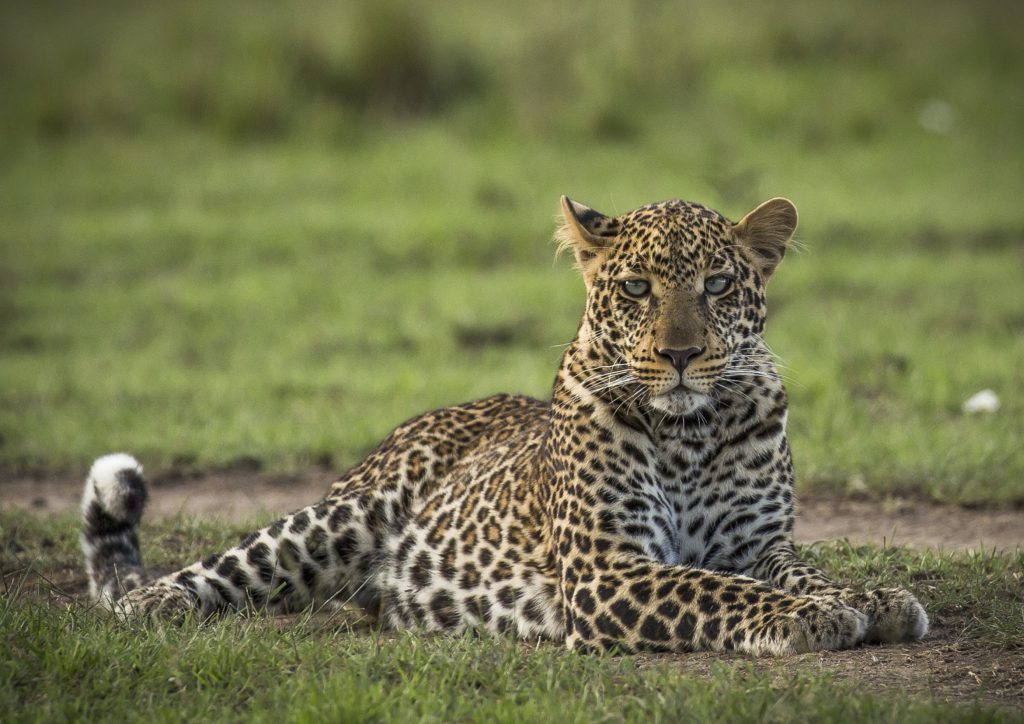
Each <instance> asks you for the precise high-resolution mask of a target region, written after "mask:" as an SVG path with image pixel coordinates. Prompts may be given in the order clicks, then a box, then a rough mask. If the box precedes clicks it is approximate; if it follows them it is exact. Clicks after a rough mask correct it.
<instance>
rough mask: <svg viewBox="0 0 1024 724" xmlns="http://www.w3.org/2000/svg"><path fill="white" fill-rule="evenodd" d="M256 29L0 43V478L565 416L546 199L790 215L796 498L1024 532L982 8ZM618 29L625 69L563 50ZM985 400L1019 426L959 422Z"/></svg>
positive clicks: (66, 27) (168, 24) (175, 21)
mask: <svg viewBox="0 0 1024 724" xmlns="http://www.w3.org/2000/svg"><path fill="white" fill-rule="evenodd" d="M245 7H246V9H244V10H243V9H242V6H240V5H236V4H231V3H225V4H217V5H216V6H212V5H209V4H202V5H195V6H190V7H189V8H188V10H187V11H186V10H182V9H180V8H177V7H176V8H175V9H173V10H172V9H171V7H170V6H163V5H157V4H152V5H147V4H144V5H142V6H138V7H132V8H131V9H128V8H127V7H126V6H124V5H123V4H121V3H114V2H111V3H100V4H97V5H96V7H91V8H90V16H89V17H84V16H82V15H81V14H80V13H79V11H78V10H76V9H75V8H74V7H70V6H69V7H64V8H63V9H61V10H59V11H58V10H57V9H56V8H53V7H51V8H49V9H42V8H39V7H38V6H36V5H29V4H24V3H11V4H7V5H5V7H4V10H3V11H0V12H2V13H4V15H5V16H6V18H7V20H8V22H2V23H0V27H2V28H3V30H2V31H0V32H3V33H4V34H5V36H6V42H5V43H4V45H3V47H4V53H3V54H2V55H0V61H2V62H3V63H5V64H6V65H7V66H8V67H9V68H10V69H11V71H12V72H10V73H7V74H0V88H2V91H3V93H4V95H5V97H7V98H9V99H11V100H12V101H13V102H10V103H5V104H3V106H2V107H0V125H2V126H3V127H4V128H5V129H6V131H7V132H6V133H5V134H3V141H2V142H0V154H2V156H3V159H4V163H3V164H2V166H0V254H2V257H0V258H2V265H0V281H2V284H0V318H2V320H3V324H2V325H0V377H2V378H3V379H4V385H3V388H2V389H0V465H2V466H3V467H5V468H7V469H14V470H25V469H31V470H42V471H47V470H54V469H75V470H81V469H83V468H84V467H85V466H86V464H87V463H88V461H89V460H90V459H91V458H92V457H94V456H95V455H97V454H100V453H103V452H106V451H109V450H113V449H130V450H132V451H134V452H136V453H137V454H139V455H140V456H141V457H142V458H143V459H144V460H145V461H146V462H147V463H148V464H149V465H150V466H151V467H161V466H165V465H168V464H170V463H171V462H172V461H174V460H183V459H184V460H190V461H193V462H194V463H195V464H198V465H200V466H202V465H213V464H222V463H224V462H227V461H230V460H232V459H235V458H239V457H247V458H258V459H260V460H261V461H263V462H264V464H265V465H266V466H267V467H268V468H270V469H288V468H295V467H298V466H302V465H306V464H309V462H310V461H312V460H324V459H326V458H328V457H329V458H331V459H333V460H334V462H335V464H336V465H338V466H343V465H347V464H350V463H351V462H353V461H354V460H355V459H357V457H358V456H359V455H360V454H361V453H362V452H364V451H365V450H366V449H368V448H369V447H370V446H372V445H373V444H374V442H375V441H376V440H378V439H379V438H380V437H382V436H383V435H384V434H386V432H387V431H388V430H389V429H390V428H392V427H393V426H394V425H395V424H397V423H398V422H400V421H401V420H402V419H404V418H406V417H408V416H410V415H412V414H415V413H417V412H420V411H422V410H424V409H427V408H430V407H434V406H438V405H443V404H447V403H453V402H457V401H462V400H465V399H469V398H473V397H477V396H482V395H486V394H489V393H492V392H496V391H520V392H526V393H529V394H532V395H537V396H544V395H546V394H547V392H548V389H549V385H550V380H551V379H552V378H553V373H554V369H555V367H556V365H557V360H558V350H557V348H555V347H553V346H554V345H558V344H560V343H563V342H565V341H567V340H568V339H569V338H570V337H571V336H572V333H573V330H574V325H575V322H576V319H577V316H578V314H579V310H580V309H581V305H582V289H581V286H580V284H579V282H578V281H577V280H575V279H574V278H573V275H572V273H571V272H570V271H568V269H567V266H568V265H567V264H566V263H564V262H561V263H559V264H558V265H553V263H552V261H551V255H552V251H551V245H550V244H549V242H548V239H549V238H550V234H551V230H552V218H553V215H554V211H555V208H556V200H557V197H558V195H559V194H560V193H563V192H568V193H571V194H573V195H574V196H576V197H577V198H579V199H581V200H584V201H586V202H588V203H590V204H593V205H594V206H596V207H598V208H601V209H603V210H605V211H608V212H615V211H623V210H626V209H629V208H631V207H633V206H636V205H638V204H641V203H645V202H648V201H651V200H653V199H660V198H665V197H670V196H676V195H678V196H683V197H686V198H692V199H698V200H701V201H704V202H706V203H708V204H710V205H713V206H715V207H717V208H719V209H721V210H722V211H724V212H725V213H727V214H729V215H732V216H739V215H740V214H742V213H743V212H744V211H746V210H747V209H748V208H750V207H752V206H753V205H754V204H755V203H757V202H758V201H760V200H762V199H764V198H766V197H768V196H771V195H777V194H786V195H788V196H790V197H792V198H794V199H795V200H796V202H797V204H798V206H799V207H800V208H801V210H802V213H803V216H802V219H803V221H802V225H801V228H800V231H799V238H800V240H801V241H802V242H803V243H804V244H805V245H806V247H807V248H808V249H809V252H808V253H806V254H802V255H792V256H791V258H790V259H789V260H787V262H786V264H785V265H784V266H783V267H782V269H781V270H780V272H779V275H778V278H777V279H776V280H775V281H774V283H773V285H772V289H771V302H772V304H773V312H772V319H771V321H770V329H769V340H770V341H771V342H772V344H773V346H774V347H775V348H776V350H777V351H778V352H779V353H780V355H781V356H782V357H783V358H784V359H785V360H786V362H787V364H788V375H789V377H790V378H791V380H792V383H791V385H790V390H791V394H792V400H793V402H792V417H791V420H792V425H791V429H792V437H793V447H794V450H795V454H796V459H797V464H798V468H799V471H800V474H801V481H802V483H801V484H802V485H804V486H810V485H814V484H817V485H820V486H826V487H834V488H838V489H841V488H842V487H843V486H845V484H846V481H848V480H849V479H851V478H853V477H858V478H861V479H863V480H865V481H866V483H867V485H868V486H869V488H871V489H873V490H876V491H878V492H879V493H892V492H897V493H918V494H924V495H927V496H932V497H935V498H938V499H942V500H952V501H962V502H971V503H1006V502H1021V501H1024V487H1022V486H1021V482H1020V481H1021V480H1024V456H1022V455H1021V454H1020V452H1019V440H1020V437H1021V435H1022V434H1024V406H1022V403H1021V399H1022V392H1024V378H1022V373H1021V371H1020V366H1019V365H1017V364H1014V360H1018V359H1021V358H1024V335H1022V334H1021V330H1022V329H1024V327H1022V325H1024V317H1022V316H1021V311H1020V309H1021V307H1020V301H1021V296H1020V286H1019V274H1020V269H1021V265H1022V263H1024V258H1022V257H1021V244H1022V241H1024V213H1022V211H1021V206H1020V203H1019V199H1020V198H1021V196H1022V191H1024V173H1022V170H1024V168H1022V163H1024V153H1022V146H1021V139H1020V135H1019V128H1020V127H1021V126H1022V125H1024V103H1022V94H1021V92H1020V89H1019V84H1018V83H1016V79H1017V78H1018V77H1019V73H1016V72H1015V69H1016V70H1019V69H1020V68H1021V66H1022V65H1024V60H1022V57H1021V53H1020V52H1018V51H1019V50H1020V48H1019V45H1018V44H1017V43H1016V40H1015V39H1014V38H1015V36H1012V35H1009V34H1008V33H1009V30H1008V26H1007V24H1006V23H1004V22H1003V20H1002V18H1001V16H1000V14H999V12H998V11H997V7H996V6H995V5H992V6H988V5H984V4H983V5H978V6H973V7H972V8H970V9H969V8H967V7H966V6H961V5H958V4H953V3H950V4H939V5H935V4H933V3H928V4H922V5H920V6H917V5H913V4H911V5H906V6H902V5H901V6H900V8H889V7H880V6H876V5H870V6H865V7H860V6H858V5H856V4H852V5H850V6H846V5H843V6H830V7H829V8H828V9H825V8H822V7H820V6H819V5H817V4H815V5H813V6H812V5H807V6H806V7H804V6H799V5H797V6H787V8H786V9H785V10H781V9H780V10H779V11H778V12H774V11H773V12H772V13H763V12H761V11H756V12H754V11H752V10H750V8H748V7H747V6H743V7H741V6H731V5H724V6H721V7H719V6H717V5H716V8H717V9H714V10H712V9H710V8H708V7H705V6H703V5H699V6H693V7H689V8H687V9H686V14H685V15H679V14H678V12H677V11H674V10H671V9H669V7H668V6H665V7H655V6H647V5H631V4H626V5H623V4H614V5H608V6H604V7H603V8H602V9H603V10H604V11H605V13H604V14H602V13H598V12H591V13H587V14H585V15H583V16H578V15H576V14H569V13H566V12H565V11H564V10H562V9H555V8H551V7H550V6H549V5H546V4H541V3H537V4H531V5H530V6H529V7H528V8H526V10H524V11H523V14H522V17H523V20H522V21H521V22H516V23H508V22H503V21H502V20H501V18H500V17H499V15H498V13H499V10H498V9H497V8H488V7H486V6H477V5H475V4H474V5H468V4H458V3H456V4H455V5H453V6H452V8H449V10H451V12H442V11H441V10H438V11H437V13H434V12H426V11H424V13H425V14H424V13H421V15H422V17H418V16H416V12H419V11H413V10H412V9H410V8H407V7H405V6H404V5H400V4H398V5H394V4H393V5H389V6H387V7H388V8H390V10H388V9H385V10H384V11H381V12H380V13H366V12H362V11H358V10H357V9H355V7H348V6H333V5H331V6H329V5H326V4H324V5H320V4H314V5H303V8H304V12H302V13H296V12H289V11H286V9H284V8H285V6H283V5H281V6H279V5H277V4H273V5H271V4H267V5H264V4H258V5H256V6H254V7H253V8H250V6H249V5H248V4H247V5H246V6H245ZM868 10H869V11H868ZM751 13H753V14H751ZM922 16H924V17H922ZM451 18H458V21H457V22H450V20H451ZM684 19H685V20H686V21H687V22H683V21H684ZM410 23H412V24H411V25H410ZM608 23H615V24H616V27H618V28H620V31H621V32H619V33H617V34H615V35H614V36H613V37H610V38H608V39H607V41H608V42H609V43H610V44H611V46H612V50H613V51H614V52H611V53H609V52H605V51H604V50H602V49H601V48H600V47H596V44H595V43H593V42H582V41H581V42H580V43H568V44H567V43H565V42H563V41H562V39H563V37H564V33H566V32H568V31H569V29H570V28H571V29H573V32H574V33H576V34H578V35H579V37H581V38H582V37H590V36H598V35H600V33H599V29H600V28H602V27H604V26H605V25H606V24H608ZM911 25H913V28H914V31H913V32H908V31H907V30H908V28H909V27H910V26H911ZM421 27H422V28H426V29H427V32H426V33H422V32H420V31H419V30H418V29H419V28H421ZM483 27H486V28H488V33H486V34H484V35H481V34H480V33H479V32H477V29H478V28H483ZM736 27H743V28H745V30H744V32H742V33H737V32H726V29H732V28H736ZM228 28H230V32H227V31H226V29H228ZM215 29H220V30H222V31H224V32H216V30H215ZM335 30H336V31H337V32H335ZM588 31H590V32H589V33H588ZM44 38H45V42H44ZM670 41H671V42H670ZM655 48H657V50H655ZM462 66H465V67H464V68H463V70H461V71H458V72H456V71H455V70H453V68H456V67H462ZM556 69H557V70H558V71H559V72H555V70H556ZM417 74H419V75H417ZM424 87H425V88H429V89H431V98H434V101H430V102H425V101H423V99H422V98H420V97H419V96H418V95H417V94H418V93H419V92H420V91H418V90H416V89H417V88H424ZM435 101H436V102H435ZM935 103H939V105H940V107H942V106H941V104H942V103H945V104H947V106H948V108H947V110H948V112H949V114H950V117H949V118H948V119H947V120H948V126H946V127H943V126H942V125H941V123H940V126H939V127H938V130H939V131H941V132H936V131H929V130H928V129H927V128H925V127H923V126H922V125H921V124H920V122H919V116H920V114H921V113H922V111H923V110H924V109H925V108H926V107H927V106H929V104H932V105H934V104H935ZM261 114H263V115H268V114H269V116H272V117H273V118H270V119H269V120H268V119H267V118H263V116H262V115H261ZM939 115H940V116H941V115H942V111H941V108H940V112H939ZM274 118H276V119H277V121H274V120H273V119H274ZM261 119H262V120H261ZM940 120H941V119H940ZM985 387H991V388H993V389H995V390H996V391H997V393H998V394H999V395H1000V396H1001V398H1002V400H1003V408H1002V410H1001V411H1000V412H999V413H998V414H997V415H994V416H991V417H978V418H970V417H965V416H963V415H962V414H961V413H960V412H959V405H960V403H961V402H962V401H963V400H964V399H965V398H966V397H968V396H969V395H971V394H972V393H974V392H976V391H977V390H979V389H982V388H985Z"/></svg>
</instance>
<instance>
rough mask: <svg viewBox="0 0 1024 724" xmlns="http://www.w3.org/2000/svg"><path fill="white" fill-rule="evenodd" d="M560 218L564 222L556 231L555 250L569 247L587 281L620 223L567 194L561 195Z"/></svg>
mask: <svg viewBox="0 0 1024 724" xmlns="http://www.w3.org/2000/svg"><path fill="white" fill-rule="evenodd" d="M562 219H563V221H564V223H563V224H562V226H561V227H560V228H559V229H558V231H556V232H555V241H557V242H558V250H559V251H563V250H565V249H572V252H573V255H575V257H576V266H577V268H578V269H579V270H580V272H581V273H582V274H583V279H584V281H586V282H587V283H588V284H589V283H590V277H591V276H592V275H593V272H594V270H595V269H596V268H597V267H598V266H599V265H600V263H601V260H602V259H603V257H604V254H605V253H606V252H607V251H608V249H610V248H611V245H612V242H613V241H614V240H615V237H616V236H617V235H618V233H619V222H618V220H617V219H615V218H613V217H610V216H605V215H604V214H602V213H601V212H599V211H594V210H593V209H591V208H590V207H587V206H584V205H583V204H578V203H576V202H575V201H573V200H572V199H570V198H569V197H568V196H563V197H562Z"/></svg>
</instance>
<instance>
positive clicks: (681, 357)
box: [657, 347, 704, 374]
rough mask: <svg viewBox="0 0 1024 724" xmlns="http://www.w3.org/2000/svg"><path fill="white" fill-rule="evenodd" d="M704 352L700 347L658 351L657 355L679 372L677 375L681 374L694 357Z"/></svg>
mask: <svg viewBox="0 0 1024 724" xmlns="http://www.w3.org/2000/svg"><path fill="white" fill-rule="evenodd" d="M703 351H704V349H703V348H702V347H687V348H686V349H659V350H657V352H658V354H659V355H660V356H662V357H664V358H665V359H667V360H668V361H669V362H671V363H672V366H673V367H675V368H676V370H678V371H679V374H682V373H683V370H685V369H686V366H687V365H688V364H690V362H691V361H692V360H693V358H694V357H698V356H700V354H701V353H702V352H703Z"/></svg>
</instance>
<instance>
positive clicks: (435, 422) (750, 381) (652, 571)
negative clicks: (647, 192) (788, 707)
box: [81, 196, 929, 655]
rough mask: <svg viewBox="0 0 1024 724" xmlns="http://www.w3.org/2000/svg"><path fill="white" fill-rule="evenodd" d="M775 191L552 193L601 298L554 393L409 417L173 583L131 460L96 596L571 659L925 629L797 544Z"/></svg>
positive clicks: (96, 535)
mask: <svg viewBox="0 0 1024 724" xmlns="http://www.w3.org/2000/svg"><path fill="white" fill-rule="evenodd" d="M796 227H797V211H796V207H795V206H794V204H793V203H792V202H791V201H789V200H788V199H785V198H773V199H770V200H768V201H766V202H764V203H762V204H760V205H759V206H757V207H756V208H754V209H753V210H752V211H750V212H749V213H747V214H746V215H744V216H743V217H742V218H741V219H740V220H739V221H737V222H733V221H730V220H729V219H727V218H726V217H724V216H723V215H721V214H720V213H718V212H716V211H713V210H712V209H710V208H707V207H705V206H702V205H700V204H697V203H692V202H686V201H681V200H678V199H676V200H671V201H665V202H659V203H654V204H650V205H647V206H643V207H640V208H638V209H635V210H633V211H629V212H627V213H624V214H619V215H615V216H608V215H605V214H602V213H600V212H598V211H596V210H594V209H592V208H590V207H587V206H585V205H583V204H581V203H578V202H576V201H573V200H571V199H569V198H568V197H565V196H563V197H562V198H561V223H560V224H559V225H558V228H557V231H556V232H555V239H556V241H557V242H558V246H559V248H560V249H563V250H565V251H568V252H571V254H572V256H573V259H574V261H575V267H576V268H577V269H578V271H579V273H580V275H581V277H582V280H583V286H584V287H585V292H586V299H585V305H584V311H583V313H582V316H581V318H580V321H579V325H578V327H577V331H576V335H575V337H574V339H573V340H572V342H570V343H569V344H568V345H567V346H566V347H565V349H564V351H563V353H562V357H561V363H560V365H559V367H558V370H557V373H556V375H555V380H554V383H553V387H552V392H551V397H550V399H549V400H538V399H533V398H531V397H527V396H523V395H514V394H499V395H495V396H491V397H487V398H486V399H481V400H478V401H475V402H470V403H466V404H459V405H453V406H449V407H444V408H442V409H438V410H435V411H432V412H427V413H425V414H422V415H419V416H418V417H414V418H412V419H410V420H408V421H407V422H404V423H402V424H401V425H399V426H398V427H397V428H395V429H394V430H393V431H392V432H391V433H390V434H389V435H387V437H386V438H385V439H384V440H383V441H382V442H381V443H380V444H379V445H378V446H377V447H376V448H374V449H373V450H372V451H371V452H369V453H368V454H367V455H366V457H365V458H364V459H362V460H361V461H360V462H358V463H356V464H355V465H353V466H352V467H351V468H350V469H348V470H347V471H346V472H344V473H342V474H341V475H340V476H339V477H338V478H337V480H336V481H335V482H333V483H332V484H331V485H330V486H329V488H328V490H327V492H326V495H325V496H324V497H323V499H321V500H320V501H318V502H316V503H314V504H312V505H309V506H307V507H304V508H301V509H299V510H297V511H295V512H293V513H291V514H290V515H287V516H285V517H282V518H280V519H279V520H276V521H275V522H273V523H271V524H269V525H267V526H265V527H263V528H261V529H259V530H256V531H254V532H252V533H251V534H249V535H248V536H246V537H245V538H244V539H242V540H241V541H240V542H239V543H238V544H237V545H235V546H233V547H231V548H229V549H227V550H223V551H220V552H216V553H213V554H211V555H209V556H208V557H207V558H205V559H204V560H202V561H197V562H194V563H192V564H190V565H188V566H186V567H184V568H182V569H181V570H178V571H174V572H172V573H169V574H166V575H156V574H151V573H150V572H149V571H148V570H147V569H146V568H145V566H144V565H143V562H142V555H141V551H140V547H139V537H138V534H139V526H140V522H141V518H142V514H143V510H144V507H145V504H146V499H147V496H148V493H147V488H146V482H145V477H144V474H143V468H142V466H141V465H140V464H139V462H138V461H137V460H136V459H135V458H134V457H132V456H131V455H129V454H127V453H115V454H112V455H106V456H103V457H101V458H99V459H98V460H96V462H95V463H94V464H93V466H92V468H91V470H90V472H89V474H88V476H87V478H86V481H85V489H84V493H83V497H82V521H83V522H82V534H81V542H82V548H83V551H84V553H85V559H86V569H87V573H88V577H89V585H90V592H91V595H92V597H93V598H94V599H95V600H96V601H97V602H98V604H100V607H101V608H103V609H106V610H108V611H111V612H114V611H116V612H118V615H120V616H122V617H125V618H127V619H132V620H153V619H160V620H176V621H183V620H185V619H188V618H196V619H198V620H200V621H203V622H205V621H207V620H209V619H211V618H212V617H214V616H215V615H216V614H222V613H226V612H231V611H234V612H239V613H242V614H251V615H257V614H259V613H260V612H271V613H275V614H276V613H288V612H296V611H300V610H308V608H309V607H311V606H315V605H327V604H328V603H331V604H342V603H343V604H345V605H348V606H356V607H358V608H361V609H362V610H363V611H365V612H366V615H367V616H368V617H370V618H371V619H372V620H373V621H375V622H378V623H379V625H380V626H382V627H386V628H390V629H411V630H420V631H425V632H444V633H449V634H458V633H477V634H480V635H491V634H494V635H504V636H511V637H513V638H518V639H523V640H530V641H535V640H549V641H552V642H556V643H557V644H562V645H564V646H565V647H566V648H567V649H569V650H574V651H584V652H601V651H612V652H617V653H619V654H627V655H628V654H635V653H640V652H651V653H667V652H693V651H713V652H725V651H733V652H741V653H744V654H749V655H786V654H795V653H803V652H809V651H821V650H836V649H847V648H851V647H855V646H858V645H861V644H871V643H875V644H882V643H895V642H909V641H916V640H919V639H921V638H922V637H923V636H925V634H926V633H927V631H928V625H929V622H928V616H927V614H926V613H925V610H924V608H923V607H922V606H921V604H920V603H919V602H918V600H917V599H916V598H915V596H914V595H913V594H912V593H911V592H909V591H907V590H905V589H902V588H898V587H886V588H876V589H867V588H865V587H854V586H850V585H845V584H841V583H836V582H834V581H833V580H832V579H831V578H830V577H829V576H828V575H827V574H826V573H824V572H823V571H821V570H820V569H818V568H816V567H815V566H814V565H811V564H810V563H808V562H806V561H805V560H804V558H803V557H802V556H801V553H800V551H799V550H798V548H797V547H796V545H795V543H794V538H793V527H794V517H795V509H796V498H795V496H794V467H793V462H792V456H791V451H790V446H789V443H788V439H787V432H786V428H787V415H788V398H787V395H786V390H785V387H784V384H783V379H782V377H781V376H780V374H779V372H778V365H777V364H776V358H775V357H774V356H773V353H772V351H771V350H770V348H769V347H768V345H767V344H766V343H765V341H764V330H765V324H766V318H767V310H766V292H765V290H766V285H767V282H768V281H769V279H770V278H771V277H772V275H773V273H774V271H775V270H776V268H777V267H778V265H779V264H780V262H781V261H782V260H783V258H784V256H785V254H786V252H787V249H788V248H789V247H790V246H791V240H792V238H793V235H794V232H795V230H796Z"/></svg>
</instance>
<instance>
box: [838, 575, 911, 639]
mask: <svg viewBox="0 0 1024 724" xmlns="http://www.w3.org/2000/svg"><path fill="white" fill-rule="evenodd" d="M849 603H850V605H852V606H854V607H856V608H857V609H858V610H860V611H863V612H864V613H865V614H867V617H868V631H867V634H866V635H865V636H864V641H865V643H871V644H887V643H897V642H899V641H917V640H918V639H920V638H922V637H923V636H924V635H925V634H926V633H928V614H926V613H925V612H924V608H923V607H922V606H921V604H920V603H918V601H917V599H916V598H914V594H912V593H911V592H910V591H905V590H903V589H902V588H876V589H875V590H874V591H868V592H867V593H862V594H860V595H858V596H857V598H856V600H854V601H850V602H849Z"/></svg>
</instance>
